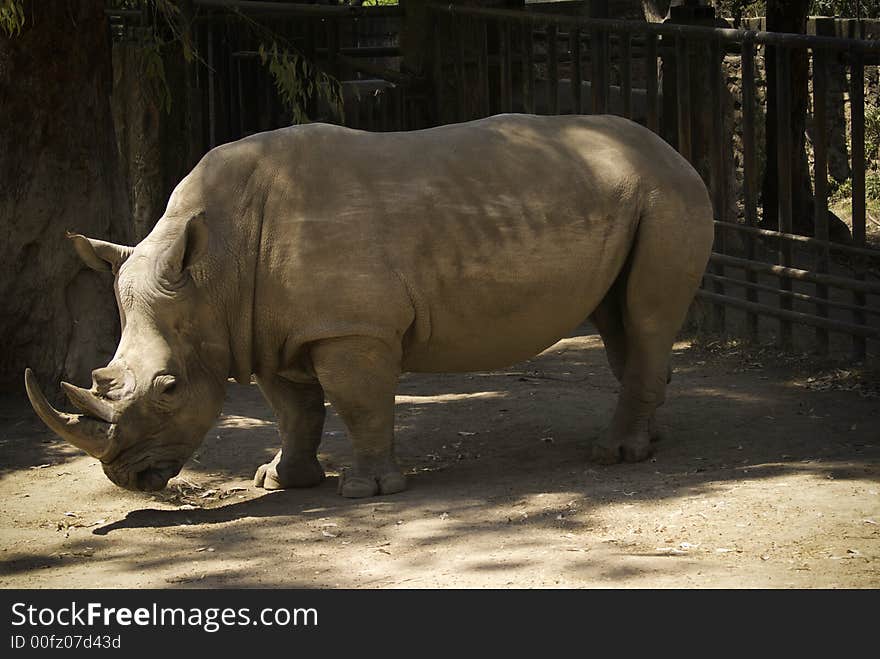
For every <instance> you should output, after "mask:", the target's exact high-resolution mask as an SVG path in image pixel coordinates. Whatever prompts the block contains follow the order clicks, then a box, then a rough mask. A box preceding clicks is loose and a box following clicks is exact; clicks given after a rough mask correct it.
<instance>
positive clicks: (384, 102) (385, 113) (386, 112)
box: [379, 87, 393, 133]
mask: <svg viewBox="0 0 880 659" xmlns="http://www.w3.org/2000/svg"><path fill="white" fill-rule="evenodd" d="M392 89H393V87H389V88H387V89H385V90H384V91H383V92H382V93H381V94H379V109H380V110H381V113H382V114H381V117H382V125H381V126H380V128H379V130H381V131H382V132H383V133H387V132H388V128H389V124H390V114H391V108H390V105H391V90H392Z"/></svg>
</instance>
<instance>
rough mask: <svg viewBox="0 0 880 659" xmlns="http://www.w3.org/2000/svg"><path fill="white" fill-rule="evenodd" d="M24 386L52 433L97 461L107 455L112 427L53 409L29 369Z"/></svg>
mask: <svg viewBox="0 0 880 659" xmlns="http://www.w3.org/2000/svg"><path fill="white" fill-rule="evenodd" d="M24 386H25V390H26V391H27V395H28V399H30V401H31V405H32V406H33V408H34V412H36V413H37V416H39V417H40V419H42V420H43V423H45V424H46V425H47V426H48V427H49V429H50V430H51V431H53V432H54V433H55V434H57V435H58V436H59V437H61V438H62V439H63V440H65V441H68V442H70V443H71V444H73V445H74V446H76V447H77V448H80V449H82V450H83V451H85V452H86V453H88V454H89V455H91V456H92V457H95V458H98V459H99V460H100V459H101V457H102V456H104V455H106V454H107V453H108V451H109V449H110V446H111V443H112V442H111V439H110V433H111V431H112V429H113V425H111V424H110V423H106V422H104V421H100V420H98V419H94V418H91V417H89V416H86V415H84V414H66V413H64V412H59V411H58V410H56V409H55V408H54V407H52V405H50V404H49V401H47V400H46V397H45V396H44V395H43V392H42V391H41V390H40V385H38V384H37V378H36V377H35V376H34V373H33V371H31V369H29V368H28V369H26V370H25V372H24Z"/></svg>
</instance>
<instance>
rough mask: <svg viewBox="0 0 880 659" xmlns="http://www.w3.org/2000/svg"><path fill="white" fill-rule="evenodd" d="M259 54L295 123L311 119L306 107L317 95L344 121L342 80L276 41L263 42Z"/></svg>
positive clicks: (302, 122)
mask: <svg viewBox="0 0 880 659" xmlns="http://www.w3.org/2000/svg"><path fill="white" fill-rule="evenodd" d="M259 53H260V61H261V62H262V63H263V64H264V65H267V66H268V67H269V73H271V74H272V78H273V80H274V81H275V87H276V88H277V89H278V93H279V95H280V96H281V101H282V102H283V103H284V105H285V106H286V107H287V109H288V110H289V111H290V112H291V115H292V120H293V123H295V124H304V123H308V122H309V121H310V120H311V119H310V117H309V116H308V113H307V111H306V108H307V107H308V103H309V99H310V98H312V97H313V96H314V95H317V98H318V99H319V100H323V101H324V102H325V103H327V105H328V106H329V107H330V108H331V109H332V110H333V113H334V114H335V115H336V117H337V118H338V119H339V120H340V121H343V120H344V110H343V102H342V84H341V83H340V82H339V80H337V79H336V78H334V77H333V76H331V75H329V74H328V73H326V72H324V71H322V70H320V69H319V68H318V67H317V66H315V64H314V63H313V62H312V61H311V60H309V59H307V58H306V57H304V56H303V55H302V54H301V53H299V52H297V51H296V50H288V49H279V48H278V44H277V43H275V42H272V45H271V46H270V47H269V48H267V47H266V46H265V45H263V44H260V49H259Z"/></svg>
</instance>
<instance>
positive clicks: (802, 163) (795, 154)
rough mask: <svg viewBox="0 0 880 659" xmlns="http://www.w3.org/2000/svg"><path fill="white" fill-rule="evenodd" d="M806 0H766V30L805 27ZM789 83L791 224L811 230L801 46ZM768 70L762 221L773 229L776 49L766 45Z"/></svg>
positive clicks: (805, 65)
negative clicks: (765, 167)
mask: <svg viewBox="0 0 880 659" xmlns="http://www.w3.org/2000/svg"><path fill="white" fill-rule="evenodd" d="M809 7H810V2H809V0H785V1H783V0H768V2H767V30H768V31H769V32H797V33H801V34H803V33H805V32H806V31H807V14H808V12H809ZM790 52H791V87H790V91H789V99H790V104H791V116H790V118H789V119H788V120H787V125H788V126H789V130H790V131H791V145H792V150H791V172H792V195H793V204H792V218H793V219H792V224H793V228H794V231H795V232H796V233H804V234H811V233H812V227H813V191H812V186H811V183H810V181H811V178H810V165H809V162H808V160H807V151H806V137H805V136H806V123H807V104H808V82H809V63H808V60H807V52H806V50H804V49H800V48H793V49H791V51H790ZM766 71H767V115H766V120H767V122H766V135H767V169H766V173H765V176H764V183H763V195H762V197H763V200H762V201H763V208H764V218H763V225H764V226H765V227H767V228H771V229H776V228H777V226H778V223H779V208H778V204H779V185H778V180H777V174H778V167H777V164H776V163H777V154H778V151H777V144H778V139H779V135H778V130H777V121H778V119H777V114H778V113H777V107H778V99H779V95H778V91H777V86H776V82H777V77H778V76H777V70H776V49H775V48H773V47H770V46H768V47H767V49H766Z"/></svg>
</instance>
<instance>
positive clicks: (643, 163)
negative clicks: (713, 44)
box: [25, 115, 713, 497]
mask: <svg viewBox="0 0 880 659" xmlns="http://www.w3.org/2000/svg"><path fill="white" fill-rule="evenodd" d="M70 238H71V240H72V242H73V246H74V248H75V249H76V251H77V252H78V253H79V255H80V256H81V257H82V259H83V260H84V261H85V263H86V264H87V265H88V266H90V267H92V268H95V269H97V270H108V271H111V272H112V273H113V274H114V276H115V279H114V289H115V293H116V298H117V303H118V306H119V313H120V319H121V326H122V333H121V339H120V342H119V346H118V349H117V350H116V353H115V355H114V356H113V359H112V360H111V361H110V363H109V364H108V365H107V366H105V367H103V368H99V369H97V370H95V371H93V373H92V376H93V382H92V386H91V388H90V389H88V390H87V389H83V388H80V387H77V386H74V385H72V384H68V383H65V382H62V384H61V386H62V387H63V389H64V391H65V393H66V394H67V397H68V398H69V399H70V402H71V403H72V404H73V405H74V406H75V407H76V408H78V409H79V410H80V411H81V413H78V414H69V413H64V412H60V411H58V410H56V409H55V408H53V407H52V406H51V405H50V404H49V403H48V401H47V400H46V398H45V397H44V395H43V394H42V392H41V391H40V389H39V387H38V385H37V383H36V379H35V377H34V375H33V373H31V372H30V371H27V372H26V373H25V381H26V388H27V392H28V395H29V398H30V400H31V404H32V405H33V407H34V409H35V411H36V412H37V414H38V415H39V416H40V417H41V418H42V420H43V421H44V422H45V423H46V424H47V425H48V427H49V428H50V429H51V430H53V431H54V432H55V433H57V434H58V435H60V436H61V437H62V438H63V439H65V440H67V441H69V442H70V443H72V444H74V445H75V446H77V447H79V448H81V449H83V450H84V451H86V452H87V453H89V454H91V455H92V456H94V457H96V458H98V459H99V460H100V461H101V463H102V465H103V468H104V472H105V473H106V475H107V476H108V477H109V478H110V480H112V481H113V482H114V483H116V484H117V485H120V486H122V487H125V488H128V489H134V490H142V491H151V490H158V489H161V488H163V487H165V485H166V484H167V482H168V480H169V479H170V478H172V477H173V476H175V475H176V474H177V473H178V472H179V471H180V469H181V468H182V466H183V464H184V463H185V462H186V460H187V459H188V458H189V457H190V456H191V455H192V453H193V452H194V450H195V449H196V447H197V446H198V445H199V443H200V442H201V440H202V438H203V437H204V435H205V433H206V432H207V431H208V430H209V428H210V427H211V425H212V424H213V423H214V421H215V420H216V418H217V416H218V415H219V413H220V410H221V406H222V403H223V399H224V390H225V387H226V384H227V381H228V380H229V378H230V377H232V378H235V379H236V380H237V381H238V382H241V383H249V382H250V381H251V377H252V376H254V377H255V378H256V382H257V383H258V385H259V387H260V389H261V390H262V393H263V394H264V395H265V397H266V399H267V400H268V402H269V404H270V405H271V406H272V408H273V409H274V411H275V414H276V416H277V419H278V427H279V432H280V435H281V449H280V450H279V451H278V453H277V455H276V456H275V458H274V459H273V460H272V461H271V462H269V463H268V464H264V465H262V466H261V467H259V469H258V470H257V472H256V476H255V485H256V486H258V487H263V488H266V489H279V488H289V487H307V486H313V485H316V484H318V483H319V482H321V481H322V479H323V478H324V470H323V469H322V467H321V464H320V462H319V461H318V459H317V449H318V445H319V443H320V441H321V436H322V428H323V424H324V417H325V400H327V401H329V402H330V403H331V405H332V406H333V408H334V409H335V410H336V411H337V412H338V414H339V416H340V417H341V419H342V420H343V422H344V423H345V425H346V427H347V429H348V435H349V438H350V441H351V442H352V447H353V454H354V460H353V462H354V464H353V465H351V467H350V468H348V469H347V470H346V471H345V475H344V477H342V478H340V488H339V489H340V493H341V494H342V495H344V496H346V497H367V496H372V495H377V494H390V493H394V492H398V491H400V490H402V489H404V486H405V479H404V476H403V474H402V472H401V470H400V468H399V466H398V464H397V462H396V459H395V455H394V437H393V427H394V426H393V421H394V396H395V388H396V385H397V380H398V377H399V375H400V374H401V373H402V372H463V371H475V370H488V369H496V368H499V367H505V366H508V365H510V364H513V363H515V362H518V361H521V360H525V359H528V358H530V357H532V356H533V355H535V354H537V353H538V352H540V351H541V350H543V349H545V348H547V347H548V346H551V345H552V344H554V343H555V342H556V341H558V340H559V339H560V338H562V337H564V336H566V335H568V334H569V333H571V332H572V331H573V330H574V329H575V328H577V326H578V325H579V324H580V323H581V322H583V321H584V320H585V319H587V318H590V319H591V320H592V321H593V323H594V324H595V326H596V327H597V328H598V331H599V333H600V335H601V337H602V339H603V341H604V344H605V348H606V353H607V356H608V361H609V364H610V367H611V369H612V371H613V373H614V375H615V376H616V377H617V379H618V380H619V381H620V384H621V387H620V395H619V400H618V402H617V407H616V409H615V411H614V414H613V417H612V419H611V422H610V424H609V425H608V427H607V429H606V430H605V431H603V434H602V435H601V436H600V437H599V438H598V439H596V440H595V441H594V442H593V446H592V457H593V458H594V459H595V460H596V461H598V462H600V463H614V462H618V461H620V460H627V461H638V460H642V459H645V458H646V457H648V456H649V455H650V454H651V450H652V448H651V434H652V424H653V415H654V412H655V409H656V408H657V406H658V405H660V404H662V403H663V401H664V397H665V390H666V385H667V371H668V365H669V355H670V351H671V348H672V344H673V342H674V339H675V336H676V334H677V332H678V331H679V329H680V326H681V324H682V322H683V320H684V318H685V316H686V313H687V310H688V308H689V305H690V303H691V301H692V299H693V296H694V293H695V290H696V288H697V286H698V284H699V282H700V279H701V276H702V273H703V271H704V269H705V266H706V263H707V260H708V257H709V253H710V250H711V245H712V240H713V221H712V207H711V204H710V201H709V197H708V194H707V191H706V187H705V185H704V184H703V182H702V180H701V179H700V176H699V175H698V174H697V172H696V171H695V170H694V169H693V168H692V167H691V166H690V164H689V163H688V162H687V161H686V160H685V159H684V158H683V157H682V156H680V155H679V154H678V153H677V152H676V151H675V150H674V149H672V148H671V147H670V146H669V145H668V144H666V143H665V142H664V141H663V140H662V139H660V138H659V137H657V136H656V135H655V134H653V133H652V132H650V131H649V130H647V129H646V128H644V127H642V126H640V125H638V124H636V123H633V122H630V121H628V120H626V119H622V118H618V117H612V116H564V117H561V116H555V117H544V116H529V115H499V116H495V117H491V118H487V119H481V120H478V121H472V122H469V123H462V124H454V125H447V126H442V127H438V128H431V129H427V130H420V131H412V132H398V133H369V132H362V131H357V130H351V129H348V128H343V127H339V126H334V125H326V124H309V125H302V126H295V127H289V128H283V129H280V130H275V131H270V132H265V133H259V134H256V135H252V136H250V137H247V138H245V139H242V140H239V141H237V142H232V143H229V144H226V145H223V146H220V147H217V148H215V149H213V150H211V151H210V152H209V153H208V154H207V155H205V156H204V158H202V160H201V161H200V162H199V163H198V164H197V165H196V167H195V168H194V169H193V170H192V172H191V173H190V174H189V175H188V176H186V178H184V179H183V181H182V182H181V183H180V184H179V185H178V186H177V188H176V189H175V190H174V192H173V194H172V195H171V198H170V200H169V203H168V206H167V209H166V210H165V213H164V215H163V216H162V217H161V218H160V219H159V221H158V222H157V224H156V225H155V228H154V229H153V230H152V232H151V233H150V234H149V235H148V236H147V237H146V238H145V239H144V240H143V241H142V242H140V243H139V244H138V245H137V246H136V247H127V246H121V245H114V244H112V243H108V242H104V241H101V240H95V239H90V238H86V237H84V236H81V235H70Z"/></svg>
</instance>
